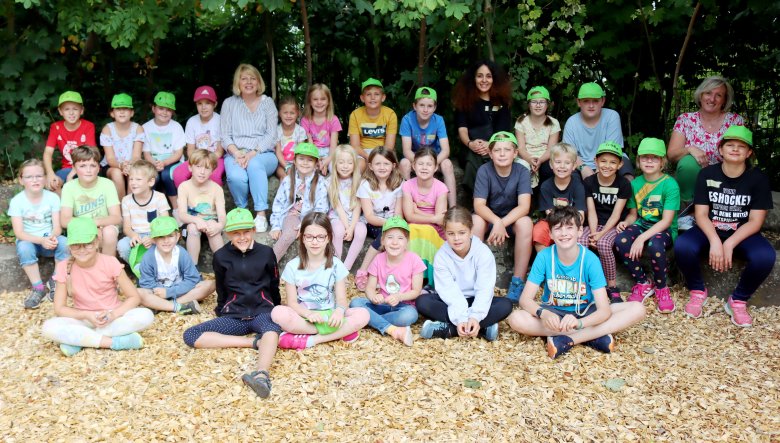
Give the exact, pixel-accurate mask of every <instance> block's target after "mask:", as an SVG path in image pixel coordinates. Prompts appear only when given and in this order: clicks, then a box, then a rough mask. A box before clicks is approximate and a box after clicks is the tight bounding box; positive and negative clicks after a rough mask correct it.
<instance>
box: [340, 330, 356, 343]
mask: <svg viewBox="0 0 780 443" xmlns="http://www.w3.org/2000/svg"><path fill="white" fill-rule="evenodd" d="M358 337H360V329H358V330H357V331H355V332H353V333H351V334H349V335H345V336H343V337H341V340H342V341H343V342H344V343H352V342H353V341H355V340H357V339H358Z"/></svg>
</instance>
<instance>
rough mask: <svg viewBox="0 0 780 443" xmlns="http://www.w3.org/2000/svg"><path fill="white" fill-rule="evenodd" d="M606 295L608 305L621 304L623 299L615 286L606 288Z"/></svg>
mask: <svg viewBox="0 0 780 443" xmlns="http://www.w3.org/2000/svg"><path fill="white" fill-rule="evenodd" d="M607 295H608V296H609V302H610V303H623V297H621V296H620V289H618V287H617V286H609V287H607Z"/></svg>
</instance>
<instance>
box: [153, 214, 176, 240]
mask: <svg viewBox="0 0 780 443" xmlns="http://www.w3.org/2000/svg"><path fill="white" fill-rule="evenodd" d="M151 229H152V231H151V232H150V233H149V236H150V237H152V238H157V237H165V236H166V235H170V234H171V233H173V232H178V230H179V222H177V221H176V219H175V218H173V217H171V216H165V217H157V218H155V219H154V220H152V223H151Z"/></svg>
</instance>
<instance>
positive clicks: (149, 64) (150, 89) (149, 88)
mask: <svg viewBox="0 0 780 443" xmlns="http://www.w3.org/2000/svg"><path fill="white" fill-rule="evenodd" d="M159 56H160V39H155V40H154V52H152V56H151V57H146V99H145V102H146V103H152V97H153V94H154V70H155V69H157V59H158V57H159ZM147 109H148V108H147Z"/></svg>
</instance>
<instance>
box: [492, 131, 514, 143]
mask: <svg viewBox="0 0 780 443" xmlns="http://www.w3.org/2000/svg"><path fill="white" fill-rule="evenodd" d="M493 142H512V143H514V144H515V146H517V137H515V135H514V134H512V133H511V132H507V131H500V132H496V133H495V134H493V135H491V136H490V140H488V143H490V144H492V143H493Z"/></svg>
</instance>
